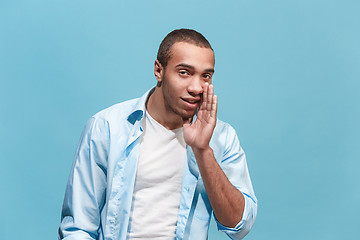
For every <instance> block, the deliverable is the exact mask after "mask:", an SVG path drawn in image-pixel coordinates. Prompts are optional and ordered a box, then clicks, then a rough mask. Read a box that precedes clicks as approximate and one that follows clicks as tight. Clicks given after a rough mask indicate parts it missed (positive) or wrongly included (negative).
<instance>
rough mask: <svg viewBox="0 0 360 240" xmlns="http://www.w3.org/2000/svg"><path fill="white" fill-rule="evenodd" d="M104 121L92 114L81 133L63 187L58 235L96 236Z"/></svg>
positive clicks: (103, 183)
mask: <svg viewBox="0 0 360 240" xmlns="http://www.w3.org/2000/svg"><path fill="white" fill-rule="evenodd" d="M107 132H108V131H106V123H105V122H104V121H103V120H98V119H95V118H91V119H90V120H89V121H88V122H87V124H86V126H85V128H84V131H83V133H82V136H81V139H80V143H79V146H78V149H77V151H76V154H75V159H74V163H73V166H72V170H71V173H70V177H69V180H68V184H67V187H66V192H65V197H64V203H63V209H62V214H61V225H60V228H59V239H64V240H65V239H66V240H70V239H74V240H75V239H76V240H80V239H87V240H91V239H97V236H98V229H99V225H100V209H101V208H102V206H103V204H104V200H105V188H106V172H105V170H106V159H107V142H106V139H108V137H106V136H103V135H106V134H107Z"/></svg>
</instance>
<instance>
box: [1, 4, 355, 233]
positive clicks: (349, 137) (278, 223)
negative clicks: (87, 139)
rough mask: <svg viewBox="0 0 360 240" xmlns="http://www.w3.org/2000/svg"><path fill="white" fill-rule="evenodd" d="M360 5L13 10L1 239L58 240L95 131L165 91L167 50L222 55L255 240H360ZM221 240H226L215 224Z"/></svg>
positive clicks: (5, 87)
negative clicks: (102, 115) (202, 46)
mask: <svg viewBox="0 0 360 240" xmlns="http://www.w3.org/2000/svg"><path fill="white" fill-rule="evenodd" d="M359 12H360V2H359V1H355V0H354V1H350V0H343V1H332V0H322V1H320V0H301V1H300V0H298V1H286V0H282V1H280V0H273V1H255V0H253V1H250V0H248V1H244V0H242V1H226V3H225V1H186V0H185V1H163V0H161V1H160V0H154V1H132V2H130V1H127V2H124V1H114V0H109V1H89V0H87V1H59V0H57V1H55V0H54V1H45V0H32V1H16V0H13V1H11V0H8V1H4V0H0V80H1V85H0V114H1V115H0V116H1V118H0V121H1V122H0V159H1V162H0V163H1V167H0V190H1V197H0V206H1V218H0V239H1V240H5V239H6V240H7V239H29V240H32V239H34V240H35V239H36V240H38V239H56V238H57V228H58V225H59V222H60V212H61V206H62V200H63V195H64V191H65V186H66V182H67V178H68V174H69V172H70V168H71V164H72V160H73V155H74V152H75V149H76V146H77V143H78V140H79V137H80V134H81V131H82V128H83V126H84V124H85V122H86V121H87V119H88V118H89V117H90V116H92V115H93V114H94V113H96V112H98V111H99V110H101V109H103V108H105V107H108V106H110V105H112V104H114V103H117V102H120V101H124V100H127V99H130V98H135V97H138V96H140V95H142V94H143V93H144V92H145V91H146V90H147V89H148V88H150V87H152V86H154V84H155V78H154V76H153V62H154V60H155V57H156V52H157V49H158V46H159V44H160V41H161V40H162V39H163V37H164V36H165V35H166V34H167V33H168V32H170V31H171V30H173V29H175V28H180V27H187V28H194V29H196V30H198V31H200V32H202V33H203V34H204V35H205V36H206V37H207V38H208V39H209V41H210V42H211V43H212V45H213V48H214V49H215V54H216V74H215V76H214V85H215V90H216V94H217V95H218V99H219V113H218V115H219V118H221V119H223V120H225V121H227V122H229V123H230V124H232V125H233V126H234V128H235V129H236V130H237V132H238V135H239V138H240V141H241V144H242V146H243V148H244V149H245V152H246V154H247V160H248V166H249V170H250V174H251V177H252V181H253V186H254V189H255V193H256V195H257V197H258V199H259V207H258V216H257V220H256V223H255V225H254V227H253V229H252V231H251V232H250V234H249V235H248V236H247V237H246V239H249V240H250V239H278V240H279V239H280V240H281V239H286V240H287V239H360V228H359V215H360V191H359V183H360V161H359V160H360V148H359V134H360V126H359V123H360V104H359V101H360V97H359V96H360V67H359V66H360V44H359V43H360V31H359V29H360V28H359V26H360V14H359ZM210 239H226V237H225V235H223V234H222V233H221V232H217V230H216V228H215V226H214V225H213V223H212V225H211V230H210Z"/></svg>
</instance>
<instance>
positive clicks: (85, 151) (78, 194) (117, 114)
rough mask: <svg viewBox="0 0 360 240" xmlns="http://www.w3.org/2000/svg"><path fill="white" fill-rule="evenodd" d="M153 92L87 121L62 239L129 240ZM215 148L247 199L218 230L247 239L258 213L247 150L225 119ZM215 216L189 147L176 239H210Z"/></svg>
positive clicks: (64, 211)
mask: <svg viewBox="0 0 360 240" xmlns="http://www.w3.org/2000/svg"><path fill="white" fill-rule="evenodd" d="M148 94H149V91H148V92H147V93H146V94H144V95H143V96H142V97H141V98H138V99H133V100H129V101H126V102H123V103H119V104H116V105H113V106H111V107H109V108H107V109H105V110H103V111H101V112H99V113H97V114H95V115H94V116H93V117H92V118H91V119H90V120H89V121H88V122H87V124H86V126H85V128H84V130H83V133H82V135H81V139H80V143H79V146H78V148H77V151H76V154H75V159H74V162H73V166H72V170H71V173H70V177H69V181H68V184H67V188H66V193H65V198H64V204H63V209H62V217H61V225H60V228H59V239H66V240H70V239H74V240H80V239H99V240H105V239H106V240H125V239H126V234H127V229H128V223H129V214H130V209H131V202H132V195H133V189H134V183H135V176H136V167H137V161H138V157H139V149H140V136H141V134H142V132H143V131H142V127H141V124H142V118H143V116H144V112H145V101H146V99H147V96H148ZM210 147H211V148H212V149H213V151H214V155H215V158H216V160H217V162H218V163H219V165H220V167H221V168H222V169H223V171H224V173H225V174H226V176H227V177H228V179H229V180H230V182H231V183H232V184H233V185H234V186H235V187H236V188H237V189H239V190H240V191H241V192H242V193H243V195H244V198H245V209H244V213H243V216H242V219H241V221H240V222H239V223H238V224H237V225H236V227H234V228H228V227H225V226H223V225H222V224H220V223H219V222H217V221H216V222H217V226H218V229H219V230H220V231H223V232H225V233H226V234H227V235H228V236H229V237H230V238H232V239H242V238H243V237H244V236H245V235H246V234H247V233H248V232H249V231H250V229H251V227H252V225H253V224H254V221H255V218H256V212H257V199H256V197H255V194H254V191H253V188H252V185H251V181H250V176H249V172H248V168H247V164H246V158H245V153H244V151H243V150H242V148H241V146H240V143H239V140H238V138H237V136H236V133H235V130H234V129H233V128H232V127H231V126H230V125H229V124H227V123H224V122H222V121H220V120H217V124H216V127H215V130H214V133H213V136H212V138H211V141H210ZM211 215H212V208H211V205H210V202H209V199H208V196H207V194H206V192H205V188H204V184H203V182H202V179H201V175H200V173H199V169H198V166H197V163H196V159H195V157H194V153H193V152H192V150H191V147H189V146H187V161H186V163H185V167H184V173H183V183H182V189H181V201H180V207H179V215H178V221H177V225H176V239H194V240H202V239H207V235H208V228H209V222H210V218H211ZM215 220H216V219H215Z"/></svg>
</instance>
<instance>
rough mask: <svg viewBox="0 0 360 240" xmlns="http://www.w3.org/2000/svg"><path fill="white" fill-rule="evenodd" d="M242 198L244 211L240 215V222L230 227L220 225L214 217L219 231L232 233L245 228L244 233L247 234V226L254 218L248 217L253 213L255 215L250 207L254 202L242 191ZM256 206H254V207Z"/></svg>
mask: <svg viewBox="0 0 360 240" xmlns="http://www.w3.org/2000/svg"><path fill="white" fill-rule="evenodd" d="M242 194H243V196H244V199H245V206H244V212H243V215H242V218H241V220H240V222H239V223H238V224H236V226H235V227H233V228H231V227H226V226H224V225H222V224H221V223H220V222H218V220H217V219H216V218H215V221H216V223H217V227H218V230H219V231H222V232H225V233H226V234H230V235H231V234H233V233H238V232H241V231H242V230H244V229H247V231H246V233H245V235H246V234H247V232H248V230H250V229H249V227H250V228H251V227H252V226H249V224H250V225H252V224H251V223H253V222H254V219H249V218H252V217H253V216H254V215H256V213H255V214H254V213H253V212H251V211H253V210H254V208H253V207H252V205H256V202H255V201H254V200H253V199H252V198H251V197H250V196H248V195H247V194H245V193H243V192H242ZM255 208H256V207H255Z"/></svg>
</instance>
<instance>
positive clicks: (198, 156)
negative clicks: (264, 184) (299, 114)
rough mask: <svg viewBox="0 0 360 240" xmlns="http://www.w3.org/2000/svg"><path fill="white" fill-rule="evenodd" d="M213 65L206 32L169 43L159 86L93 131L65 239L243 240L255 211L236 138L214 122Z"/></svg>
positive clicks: (179, 34) (69, 193)
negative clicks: (210, 239)
mask: <svg viewBox="0 0 360 240" xmlns="http://www.w3.org/2000/svg"><path fill="white" fill-rule="evenodd" d="M214 64H215V57H214V53H213V50H212V48H211V46H210V44H209V42H208V41H207V40H206V39H205V38H204V37H203V36H202V35H201V34H200V33H198V32H196V31H194V30H190V29H179V30H175V31H173V32H171V33H169V34H168V35H167V36H166V37H165V39H164V40H163V41H162V43H161V45H160V47H159V51H158V56H157V60H156V61H155V66H154V73H155V77H156V79H157V85H156V87H155V88H154V89H152V90H150V91H148V92H147V93H146V94H144V95H143V96H142V97H141V98H139V99H134V100H130V101H126V102H123V103H119V104H116V105H114V106H112V107H110V108H108V109H105V110H103V111H101V112H99V113H97V114H96V115H94V116H93V117H92V118H91V119H90V120H89V121H88V123H87V124H86V126H85V129H84V131H83V134H82V137H81V140H80V144H79V147H78V149H77V152H76V155H75V160H74V163H73V167H72V171H71V174H70V177H69V181H68V185H67V189H66V193H65V199H64V204H63V210H62V222H61V225H60V228H59V238H60V239H101V240H102V239H114V240H115V239H117V240H118V239H121V240H122V239H196V240H201V239H207V234H208V227H209V221H210V217H211V214H212V212H213V213H214V216H215V219H216V222H217V224H218V228H219V230H221V231H224V232H225V233H226V234H227V235H228V236H229V237H230V238H232V239H241V238H243V237H244V236H245V235H246V234H247V233H248V232H249V230H250V229H251V227H252V225H253V223H254V221H255V217H256V211H257V200H256V198H255V195H254V192H253V189H252V185H251V181H250V177H249V173H248V169H247V165H246V159H245V154H244V152H243V150H242V148H241V147H240V144H239V141H238V138H237V136H236V133H235V131H234V130H233V128H231V127H230V126H229V125H228V124H226V123H224V122H222V121H220V120H217V119H216V112H217V98H216V96H215V95H214V89H213V85H212V84H211V81H212V76H213V74H214Z"/></svg>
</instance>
